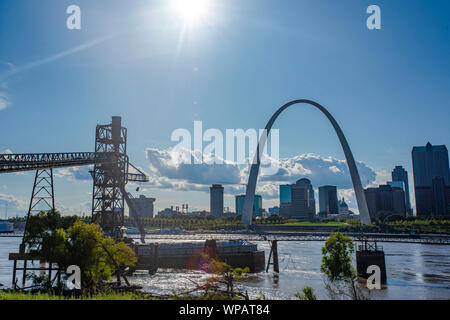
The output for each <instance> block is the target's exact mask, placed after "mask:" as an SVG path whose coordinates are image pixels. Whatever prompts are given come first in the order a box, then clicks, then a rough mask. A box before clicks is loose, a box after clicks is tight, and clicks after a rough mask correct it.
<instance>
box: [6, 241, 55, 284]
mask: <svg viewBox="0 0 450 320" xmlns="http://www.w3.org/2000/svg"><path fill="white" fill-rule="evenodd" d="M9 260H10V261H13V274H12V288H13V289H15V290H16V289H22V290H24V289H29V288H27V287H26V283H27V277H28V276H27V275H28V274H27V272H28V271H40V273H41V274H43V273H47V274H48V278H49V279H50V281H51V282H52V283H54V282H55V281H56V282H57V284H58V285H59V284H60V283H61V274H62V270H61V268H60V267H59V266H58V265H55V263H53V262H51V261H50V262H47V261H43V260H41V259H39V258H37V257H33V256H31V255H30V254H29V253H26V252H25V250H24V247H23V245H21V246H20V252H11V253H10V254H9ZM20 261H22V264H21V265H22V266H20ZM34 261H39V267H36V266H34ZM30 262H31V266H30V265H29V263H30ZM18 271H19V272H20V271H21V273H22V285H21V286H20V285H19V284H18V282H19V281H18V280H19V278H18V275H17V272H18ZM54 272H55V273H54ZM53 274H54V275H55V277H54V278H53V279H52V275H53ZM30 288H31V287H30Z"/></svg>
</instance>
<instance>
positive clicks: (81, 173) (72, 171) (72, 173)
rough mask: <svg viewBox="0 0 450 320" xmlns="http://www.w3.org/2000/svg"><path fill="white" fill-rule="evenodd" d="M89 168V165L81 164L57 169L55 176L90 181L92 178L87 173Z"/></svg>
mask: <svg viewBox="0 0 450 320" xmlns="http://www.w3.org/2000/svg"><path fill="white" fill-rule="evenodd" d="M90 168H91V166H81V167H69V168H62V169H57V170H56V173H55V177H57V178H69V179H71V180H80V181H90V180H92V177H91V174H90V173H89V170H90Z"/></svg>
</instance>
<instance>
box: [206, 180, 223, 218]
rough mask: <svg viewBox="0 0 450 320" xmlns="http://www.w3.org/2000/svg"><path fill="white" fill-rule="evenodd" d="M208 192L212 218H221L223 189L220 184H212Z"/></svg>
mask: <svg viewBox="0 0 450 320" xmlns="http://www.w3.org/2000/svg"><path fill="white" fill-rule="evenodd" d="M209 190H210V211H211V214H212V215H213V216H215V217H216V218H220V217H222V216H223V187H222V185H221V184H213V185H212V187H210V188H209Z"/></svg>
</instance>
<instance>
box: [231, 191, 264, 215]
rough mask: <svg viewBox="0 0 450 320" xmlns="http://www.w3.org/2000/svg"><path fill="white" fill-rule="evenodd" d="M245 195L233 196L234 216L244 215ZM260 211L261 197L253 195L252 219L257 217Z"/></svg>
mask: <svg viewBox="0 0 450 320" xmlns="http://www.w3.org/2000/svg"><path fill="white" fill-rule="evenodd" d="M244 203H245V194H241V195H238V196H235V205H236V214H243V213H244ZM261 211H262V197H261V196H260V195H255V198H254V199H253V217H257V216H259V215H260V214H261Z"/></svg>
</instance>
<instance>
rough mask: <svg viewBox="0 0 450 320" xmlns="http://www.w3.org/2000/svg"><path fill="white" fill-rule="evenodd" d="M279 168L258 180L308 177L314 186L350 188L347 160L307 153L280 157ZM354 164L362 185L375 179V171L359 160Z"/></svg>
mask: <svg viewBox="0 0 450 320" xmlns="http://www.w3.org/2000/svg"><path fill="white" fill-rule="evenodd" d="M279 163H280V170H278V173H277V174H275V175H267V176H264V175H263V176H261V178H260V181H277V182H290V183H294V182H295V181H296V180H298V179H301V178H305V177H306V178H308V179H310V180H311V182H312V183H313V185H314V187H318V186H322V185H335V186H337V187H338V188H342V189H349V188H352V186H353V185H352V181H351V178H350V172H349V170H348V166H347V161H345V160H338V159H334V158H332V157H328V158H325V157H322V156H319V155H316V154H312V153H308V154H301V155H298V156H294V157H292V158H283V159H280V161H279ZM356 166H357V167H358V172H359V175H360V177H361V182H362V184H363V185H366V184H370V183H372V182H374V181H375V179H376V176H377V174H376V172H375V171H374V170H373V169H372V168H370V167H369V166H367V165H366V164H364V163H363V162H361V161H357V163H356Z"/></svg>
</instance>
